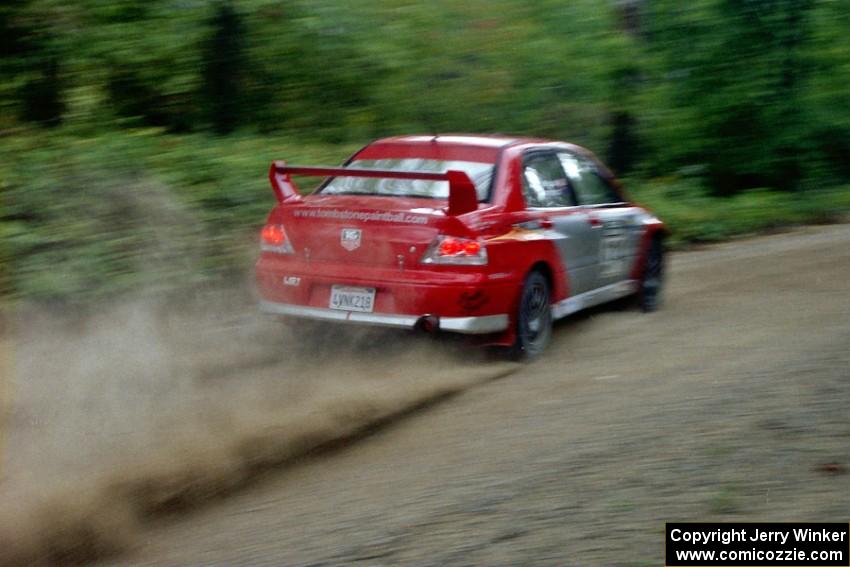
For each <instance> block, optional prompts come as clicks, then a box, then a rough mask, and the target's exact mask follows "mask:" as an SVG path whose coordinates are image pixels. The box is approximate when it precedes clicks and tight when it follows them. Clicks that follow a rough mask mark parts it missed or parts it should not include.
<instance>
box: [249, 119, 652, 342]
mask: <svg viewBox="0 0 850 567" xmlns="http://www.w3.org/2000/svg"><path fill="white" fill-rule="evenodd" d="M291 175H304V176H317V177H323V178H324V180H323V181H322V183H321V184H320V185H319V186H318V188H317V189H316V190H315V191H313V192H312V193H311V194H310V195H302V194H301V193H300V192H299V191H298V189H297V188H296V186H295V185H294V183H293V181H292V179H291ZM269 178H270V181H271V184H272V188H273V189H274V192H275V195H276V197H277V201H278V203H277V205H275V207H274V208H273V209H272V211H271V213H270V214H269V217H268V221H267V223H266V225H265V226H264V227H263V229H262V234H261V242H260V249H261V255H260V259H259V261H258V262H257V265H256V277H257V285H258V289H259V293H260V295H261V298H262V301H261V308H262V309H263V310H264V311H266V312H269V313H273V314H278V315H286V316H294V317H306V318H310V319H320V320H328V321H339V322H349V323H357V324H362V325H378V326H386V327H398V328H405V329H416V328H421V329H424V330H426V331H431V332H436V331H449V332H454V333H465V334H471V335H480V336H481V338H482V342H483V343H486V344H491V345H502V346H507V347H510V348H511V349H512V352H514V353H515V354H517V355H518V356H536V355H538V354H540V353H541V352H542V351H543V349H544V348H545V347H546V345H547V343H548V342H549V340H550V338H551V334H552V321H553V320H554V319H558V318H560V317H564V316H566V315H569V314H571V313H575V312H576V311H579V310H581V309H584V308H587V307H591V306H593V305H597V304H600V303H604V302H607V301H612V300H615V299H618V298H622V297H626V296H634V297H635V298H636V299H637V301H638V302H639V303H640V305H641V307H642V308H643V309H644V310H648V311H649V310H653V309H655V308H656V306H657V304H658V300H659V294H660V290H661V283H662V275H663V238H664V235H665V229H664V225H663V223H662V222H661V221H660V220H659V219H658V218H657V217H656V216H654V215H653V214H652V213H651V212H649V211H647V210H646V209H644V208H642V207H640V206H638V205H636V204H634V203H632V202H630V201H629V200H628V198H627V197H626V196H625V195H624V194H623V191H622V189H621V187H620V185H619V183H618V182H617V181H616V179H615V178H614V176H613V175H612V174H611V172H610V171H609V170H608V169H607V168H606V167H605V166H604V165H602V164H601V163H600V162H599V161H598V160H597V159H596V158H595V157H594V156H593V155H592V154H591V153H590V152H589V151H587V150H585V149H583V148H581V147H579V146H576V145H572V144H567V143H563V142H555V141H549V140H540V139H528V138H509V137H497V136H465V135H464V136H461V135H440V136H433V135H428V136H402V137H394V138H386V139H382V140H378V141H376V142H373V143H371V144H369V145H368V146H366V147H365V148H363V149H362V150H360V151H359V152H357V153H356V154H355V155H353V156H352V157H351V158H350V159H349V160H348V161H347V162H346V163H345V164H344V165H343V166H342V167H312V166H292V165H287V164H286V163H284V162H282V161H276V162H274V163H273V164H272V166H271V169H270V171H269Z"/></svg>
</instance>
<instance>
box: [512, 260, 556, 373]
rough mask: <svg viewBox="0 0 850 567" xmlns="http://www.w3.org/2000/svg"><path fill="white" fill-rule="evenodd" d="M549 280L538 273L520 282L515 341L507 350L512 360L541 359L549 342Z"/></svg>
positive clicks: (550, 319)
mask: <svg viewBox="0 0 850 567" xmlns="http://www.w3.org/2000/svg"><path fill="white" fill-rule="evenodd" d="M550 296H551V294H550V291H549V281H548V280H547V279H546V276H544V275H543V274H542V273H540V272H538V271H534V272H531V273H530V274H528V276H526V278H525V282H523V286H522V290H521V291H520V295H519V302H518V306H517V314H516V339H515V341H514V344H513V346H512V347H511V349H510V356H511V358H513V359H514V360H530V359H533V358H536V357H538V356H540V355H541V354H542V353H543V351H544V350H546V347H547V346H548V344H549V342H550V341H551V339H552V305H551V299H550Z"/></svg>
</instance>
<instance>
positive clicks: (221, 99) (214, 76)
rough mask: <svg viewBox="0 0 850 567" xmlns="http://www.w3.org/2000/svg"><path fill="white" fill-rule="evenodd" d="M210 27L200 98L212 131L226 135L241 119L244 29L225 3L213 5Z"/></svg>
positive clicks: (204, 52)
mask: <svg viewBox="0 0 850 567" xmlns="http://www.w3.org/2000/svg"><path fill="white" fill-rule="evenodd" d="M209 27H210V28H211V29H212V33H211V35H210V36H209V38H208V39H207V41H206V44H205V45H204V47H203V50H202V66H203V67H202V83H203V86H202V88H203V97H204V98H205V99H206V108H207V113H208V117H209V120H210V123H211V124H212V126H213V128H214V130H215V131H216V132H218V133H219V134H227V133H230V132H232V131H233V130H234V129H235V128H236V127H238V126H239V125H240V124H241V122H242V119H243V111H242V109H243V103H244V96H245V93H244V71H245V69H246V64H247V61H246V56H245V29H244V25H243V22H242V17H241V16H240V15H239V13H238V12H237V11H236V10H235V9H234V8H233V6H232V5H231V3H230V2H229V1H226V0H225V1H222V2H219V3H218V4H216V8H215V14H214V15H213V17H212V18H211V19H210V22H209Z"/></svg>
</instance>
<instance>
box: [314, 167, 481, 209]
mask: <svg viewBox="0 0 850 567" xmlns="http://www.w3.org/2000/svg"><path fill="white" fill-rule="evenodd" d="M347 167H350V168H352V169H389V170H392V171H421V172H427V173H445V172H446V171H449V170H456V171H464V172H466V174H467V175H469V178H470V179H471V180H472V182H473V183H474V184H475V190H476V191H477V192H478V200H479V201H486V200H487V196H488V194H489V192H490V181H491V180H492V178H493V164H492V163H477V162H473V161H445V160H436V159H423V158H391V159H358V160H354V161H352V162H351V163H350V164H348V166H347ZM320 193H322V194H323V195H390V196H395V197H425V198H428V199H447V198H448V196H449V182H448V181H427V180H422V179H372V178H367V177H334V178H333V179H331V180H330V181H329V182H328V183H327V185H325V186H324V187H323V188H322V189H321V191H320Z"/></svg>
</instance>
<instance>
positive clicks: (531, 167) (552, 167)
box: [522, 153, 575, 207]
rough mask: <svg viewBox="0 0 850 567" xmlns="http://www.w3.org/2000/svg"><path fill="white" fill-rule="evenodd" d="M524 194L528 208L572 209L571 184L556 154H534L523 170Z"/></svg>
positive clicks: (527, 158) (528, 158) (526, 160)
mask: <svg viewBox="0 0 850 567" xmlns="http://www.w3.org/2000/svg"><path fill="white" fill-rule="evenodd" d="M522 194H523V196H524V197H525V205H526V206H527V207H570V206H572V205H574V204H575V203H573V202H572V195H571V194H570V188H569V183H568V182H567V178H566V177H565V176H564V170H563V169H562V168H561V164H560V162H559V161H558V158H557V157H555V154H551V153H532V154H530V155H529V156H527V157H526V158H525V162H524V164H523V168H522Z"/></svg>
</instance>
